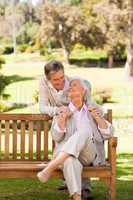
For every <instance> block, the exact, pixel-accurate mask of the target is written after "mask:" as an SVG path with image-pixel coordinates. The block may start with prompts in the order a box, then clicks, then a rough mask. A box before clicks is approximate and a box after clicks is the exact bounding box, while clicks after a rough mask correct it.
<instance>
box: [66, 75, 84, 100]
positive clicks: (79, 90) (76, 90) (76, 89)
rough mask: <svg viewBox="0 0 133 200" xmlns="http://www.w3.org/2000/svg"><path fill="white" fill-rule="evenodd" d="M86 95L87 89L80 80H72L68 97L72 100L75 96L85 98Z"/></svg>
mask: <svg viewBox="0 0 133 200" xmlns="http://www.w3.org/2000/svg"><path fill="white" fill-rule="evenodd" d="M84 95H85V89H84V87H83V86H82V84H81V82H80V80H78V79H75V80H72V81H71V82H70V86H69V90H68V97H69V98H70V99H71V100H74V98H80V99H81V100H83V98H84Z"/></svg>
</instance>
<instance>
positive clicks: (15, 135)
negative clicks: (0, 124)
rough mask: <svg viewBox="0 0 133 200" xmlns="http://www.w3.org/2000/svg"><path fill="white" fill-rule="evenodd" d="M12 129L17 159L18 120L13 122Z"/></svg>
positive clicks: (14, 157) (14, 151)
mask: <svg viewBox="0 0 133 200" xmlns="http://www.w3.org/2000/svg"><path fill="white" fill-rule="evenodd" d="M12 129H13V159H14V160H16V158H17V121H16V120H14V121H13V122H12Z"/></svg>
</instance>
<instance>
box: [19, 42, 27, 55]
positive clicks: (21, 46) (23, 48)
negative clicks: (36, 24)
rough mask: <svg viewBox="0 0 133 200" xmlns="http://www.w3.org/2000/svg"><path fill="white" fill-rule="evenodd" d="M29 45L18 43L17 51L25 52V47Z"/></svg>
mask: <svg viewBox="0 0 133 200" xmlns="http://www.w3.org/2000/svg"><path fill="white" fill-rule="evenodd" d="M28 47H29V45H28V44H22V45H20V46H19V47H18V51H20V52H22V53H23V52H25V51H26V49H27V48H28Z"/></svg>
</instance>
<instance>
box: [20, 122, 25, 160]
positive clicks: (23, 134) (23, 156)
mask: <svg viewBox="0 0 133 200" xmlns="http://www.w3.org/2000/svg"><path fill="white" fill-rule="evenodd" d="M20 149H21V150H20V156H21V159H22V160H24V159H25V121H23V120H22V121H21V144H20Z"/></svg>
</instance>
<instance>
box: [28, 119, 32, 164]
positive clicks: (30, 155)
mask: <svg viewBox="0 0 133 200" xmlns="http://www.w3.org/2000/svg"><path fill="white" fill-rule="evenodd" d="M29 159H30V160H33V121H29Z"/></svg>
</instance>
